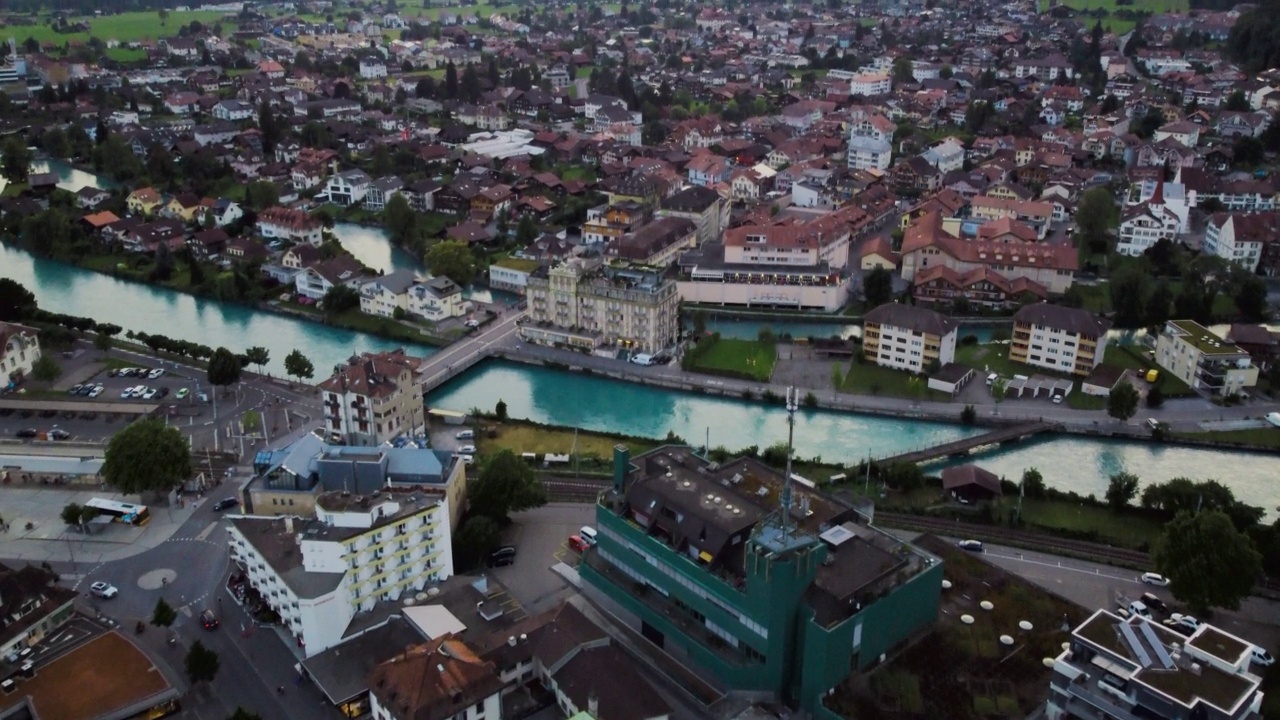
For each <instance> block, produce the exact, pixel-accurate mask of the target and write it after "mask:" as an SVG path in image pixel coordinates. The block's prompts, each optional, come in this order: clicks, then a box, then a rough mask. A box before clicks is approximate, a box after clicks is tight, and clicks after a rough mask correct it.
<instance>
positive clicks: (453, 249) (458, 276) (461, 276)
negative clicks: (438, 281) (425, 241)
mask: <svg viewBox="0 0 1280 720" xmlns="http://www.w3.org/2000/svg"><path fill="white" fill-rule="evenodd" d="M423 260H424V261H425V262H426V265H427V268H429V269H430V270H431V274H432V275H444V276H445V277H447V278H449V279H450V280H452V281H454V282H455V283H457V284H458V285H460V286H464V287H465V286H467V285H469V284H471V278H472V277H473V276H474V275H475V272H476V260H475V257H474V256H473V255H472V254H471V249H470V248H468V247H467V246H466V245H465V244H463V243H460V242H458V241H457V240H441V241H440V242H438V243H436V244H434V245H432V246H431V248H430V249H428V250H427V253H426V256H425V257H424V258H423Z"/></svg>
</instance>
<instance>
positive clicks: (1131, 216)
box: [1116, 182, 1179, 257]
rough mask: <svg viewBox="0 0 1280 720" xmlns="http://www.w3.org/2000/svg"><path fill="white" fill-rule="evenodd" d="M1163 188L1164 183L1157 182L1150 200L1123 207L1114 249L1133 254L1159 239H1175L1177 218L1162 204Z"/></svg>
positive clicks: (1132, 255) (1163, 202)
mask: <svg viewBox="0 0 1280 720" xmlns="http://www.w3.org/2000/svg"><path fill="white" fill-rule="evenodd" d="M1163 190H1164V183H1163V182H1159V183H1157V185H1156V191H1155V194H1154V195H1152V196H1151V199H1149V200H1147V201H1145V202H1141V203H1138V204H1137V205H1133V206H1131V207H1128V208H1125V211H1124V215H1122V216H1121V218H1120V231H1119V239H1118V240H1117V242H1116V252H1118V253H1120V254H1121V255H1129V256H1131V257H1137V256H1139V255H1141V254H1143V253H1144V252H1146V251H1147V250H1148V249H1150V247H1151V246H1152V245H1155V244H1156V243H1157V242H1159V241H1160V240H1169V241H1173V240H1174V239H1175V238H1176V236H1177V234H1178V225H1179V218H1178V216H1177V214H1176V213H1174V211H1173V210H1172V209H1170V208H1169V207H1167V206H1166V204H1165V201H1164V195H1163Z"/></svg>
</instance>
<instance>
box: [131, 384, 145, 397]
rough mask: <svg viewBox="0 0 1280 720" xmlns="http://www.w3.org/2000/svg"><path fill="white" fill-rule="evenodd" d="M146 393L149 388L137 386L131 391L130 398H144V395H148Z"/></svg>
mask: <svg viewBox="0 0 1280 720" xmlns="http://www.w3.org/2000/svg"><path fill="white" fill-rule="evenodd" d="M146 392H147V386H146V385H135V386H134V387H133V390H131V391H129V397H131V398H140V397H142V396H143V394H144V393H146Z"/></svg>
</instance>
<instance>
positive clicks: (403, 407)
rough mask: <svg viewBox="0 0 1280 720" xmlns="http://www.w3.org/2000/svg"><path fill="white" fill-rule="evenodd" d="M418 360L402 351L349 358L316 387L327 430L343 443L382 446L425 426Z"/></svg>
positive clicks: (419, 360)
mask: <svg viewBox="0 0 1280 720" xmlns="http://www.w3.org/2000/svg"><path fill="white" fill-rule="evenodd" d="M421 365H422V358H416V357H413V356H411V355H406V354H405V352H404V350H403V349H397V350H389V351H386V352H381V353H364V354H361V355H355V356H352V357H351V359H349V360H348V361H347V363H346V364H345V365H339V366H338V367H336V368H334V372H333V375H331V376H329V378H328V379H327V380H325V381H324V382H322V383H320V402H321V403H322V404H323V407H324V420H325V428H326V429H327V430H328V431H329V432H330V434H331V436H333V437H334V438H335V439H338V440H340V441H341V442H343V443H345V444H347V445H360V446H371V445H380V444H382V443H384V442H386V441H388V440H390V439H392V438H394V437H396V436H397V435H413V434H417V433H418V432H420V431H421V430H422V429H423V428H424V427H425V422H424V419H423V404H422V384H421V383H420V382H419V379H418V372H417V371H418V367H419V366H421Z"/></svg>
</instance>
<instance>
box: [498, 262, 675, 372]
mask: <svg viewBox="0 0 1280 720" xmlns="http://www.w3.org/2000/svg"><path fill="white" fill-rule="evenodd" d="M525 295H526V296H527V297H528V302H529V318H528V321H527V322H526V323H525V324H523V325H522V326H521V327H520V334H521V336H522V337H523V338H524V339H525V340H527V341H529V342H532V343H538V344H541V345H556V346H567V347H573V348H585V349H590V350H595V349H597V348H599V347H602V346H610V347H616V348H618V349H625V350H630V351H632V352H635V353H658V352H661V351H662V350H665V349H667V348H670V347H672V346H673V345H675V342H676V336H677V334H678V333H679V330H680V323H679V305H680V298H679V296H678V295H677V293H676V283H675V281H674V280H673V279H671V278H670V277H667V276H666V274H665V273H663V272H662V271H660V270H658V269H655V268H650V267H643V266H630V265H624V264H619V265H604V264H602V263H601V261H600V260H598V259H594V260H593V259H586V258H573V259H570V260H568V261H566V262H563V263H560V264H559V265H556V266H555V267H552V268H550V269H547V268H545V267H543V268H539V269H538V270H535V271H534V272H533V273H531V274H530V275H529V279H528V283H527V285H526V287H525Z"/></svg>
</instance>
